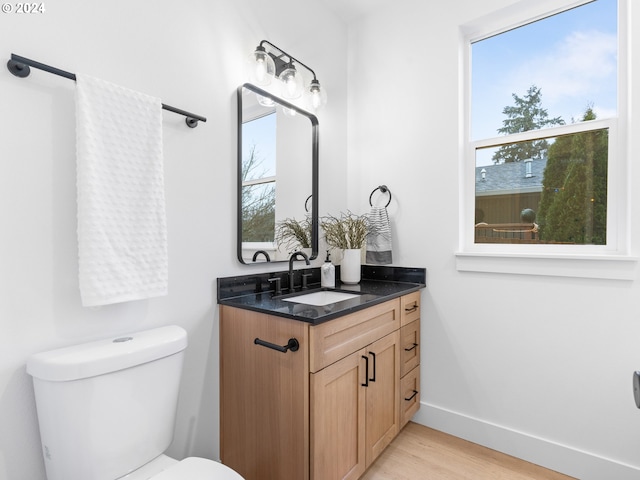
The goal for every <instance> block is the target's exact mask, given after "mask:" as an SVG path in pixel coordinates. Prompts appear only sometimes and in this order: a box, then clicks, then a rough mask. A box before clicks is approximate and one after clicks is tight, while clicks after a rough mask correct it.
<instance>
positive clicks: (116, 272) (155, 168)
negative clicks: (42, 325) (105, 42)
mask: <svg viewBox="0 0 640 480" xmlns="http://www.w3.org/2000/svg"><path fill="white" fill-rule="evenodd" d="M76 77H77V82H76V135H77V138H76V149H77V190H78V260H79V281H80V294H81V297H82V304H83V305H85V306H94V305H106V304H110V303H118V302H124V301H128V300H138V299H142V298H149V297H155V296H160V295H166V293H167V282H168V259H167V233H166V232H167V230H166V216H165V204H164V174H163V158H162V103H161V101H160V99H158V98H153V97H149V96H147V95H144V94H141V93H138V92H134V91H132V90H129V89H127V88H124V87H120V86H118V85H114V84H111V83H109V82H106V81H104V80H100V79H96V78H92V77H88V76H86V75H76Z"/></svg>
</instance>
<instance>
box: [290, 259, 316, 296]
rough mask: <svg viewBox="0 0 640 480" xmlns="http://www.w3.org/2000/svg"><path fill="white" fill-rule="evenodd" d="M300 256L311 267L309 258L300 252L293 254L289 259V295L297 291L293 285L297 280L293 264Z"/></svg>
mask: <svg viewBox="0 0 640 480" xmlns="http://www.w3.org/2000/svg"><path fill="white" fill-rule="evenodd" d="M298 256H301V257H302V258H303V259H304V261H305V262H306V264H307V265H311V262H309V257H307V254H306V253H304V252H300V251H298V252H293V253H292V254H291V257H289V293H291V292H293V291H294V290H295V285H294V283H293V281H294V278H295V277H294V273H293V262H294V260H295V259H296V258H297V257H298Z"/></svg>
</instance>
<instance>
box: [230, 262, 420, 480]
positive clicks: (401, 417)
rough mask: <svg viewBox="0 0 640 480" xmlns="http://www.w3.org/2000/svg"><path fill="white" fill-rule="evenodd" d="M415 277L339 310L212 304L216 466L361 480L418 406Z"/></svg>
mask: <svg viewBox="0 0 640 480" xmlns="http://www.w3.org/2000/svg"><path fill="white" fill-rule="evenodd" d="M413 270H415V269H413ZM418 270H421V271H422V274H423V277H422V281H421V282H420V281H418V282H402V281H400V282H398V281H393V280H384V279H382V280H368V279H365V278H363V280H362V281H361V282H360V284H359V285H358V286H355V287H349V289H346V288H341V287H339V288H338V289H337V290H338V291H339V292H341V293H342V294H344V293H351V294H352V295H351V296H350V298H346V299H344V300H343V299H340V298H335V299H332V298H330V297H329V296H325V295H323V294H321V295H320V296H318V295H316V293H317V292H322V291H325V292H327V291H328V292H332V293H333V292H335V290H326V289H324V290H321V289H319V288H317V289H313V288H312V289H310V290H309V291H308V292H311V293H314V295H310V296H309V295H308V296H306V297H302V295H306V294H307V293H308V292H304V291H303V292H297V293H294V294H293V295H294V297H293V298H292V297H291V296H288V295H283V296H280V297H273V295H272V294H271V293H270V292H266V293H264V292H260V293H254V294H253V295H251V294H246V295H239V296H236V297H233V296H231V297H228V298H222V299H219V303H220V365H221V366H220V368H221V371H220V375H221V378H220V392H221V457H222V461H223V463H224V464H226V465H228V466H230V467H231V468H233V469H234V470H236V471H237V472H239V473H240V474H241V475H242V476H244V477H245V478H246V479H247V480H257V479H260V480H268V479H273V480H279V479H283V478H292V479H294V478H295V479H311V480H333V479H357V478H359V477H360V476H361V475H362V474H363V473H364V472H365V470H366V469H367V467H368V466H369V465H371V463H372V462H374V461H375V459H376V458H377V457H378V455H380V453H381V452H382V451H383V450H384V449H385V447H386V446H387V445H388V444H389V443H391V441H392V440H393V439H394V438H395V436H396V435H397V434H398V433H399V431H400V430H401V429H402V427H403V426H404V425H405V424H406V423H407V422H408V421H409V420H410V419H411V417H412V416H413V414H414V413H415V412H416V411H417V410H418V408H419V405H420V393H419V392H420V385H419V382H420V371H419V369H420V345H419V343H420V341H419V338H420V289H421V288H424V286H425V285H424V269H418ZM394 274H395V272H394ZM401 277H402V275H401ZM252 280H253V277H252ZM412 280H413V279H412ZM219 289H220V283H219ZM223 296H224V295H223ZM296 297H297V299H296ZM347 297H349V296H347ZM219 298H220V297H219ZM305 298H306V299H305ZM307 299H308V300H307ZM305 302H310V303H311V302H313V303H315V304H309V303H305Z"/></svg>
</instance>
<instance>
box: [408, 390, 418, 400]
mask: <svg viewBox="0 0 640 480" xmlns="http://www.w3.org/2000/svg"><path fill="white" fill-rule="evenodd" d="M417 394H418V391H417V390H414V391H413V395H411V396H410V397H409V398H405V400H406V401H407V402H410V401H411V400H413V397H415V396H416V395H417Z"/></svg>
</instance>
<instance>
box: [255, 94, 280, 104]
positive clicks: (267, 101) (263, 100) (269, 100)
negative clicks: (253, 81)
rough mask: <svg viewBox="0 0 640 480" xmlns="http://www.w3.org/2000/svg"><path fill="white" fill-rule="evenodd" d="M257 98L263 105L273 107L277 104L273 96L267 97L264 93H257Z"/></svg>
mask: <svg viewBox="0 0 640 480" xmlns="http://www.w3.org/2000/svg"><path fill="white" fill-rule="evenodd" d="M256 98H257V99H258V103H259V104H260V105H262V106H263V107H273V106H275V104H276V102H274V101H273V99H272V98H269V97H265V96H263V95H258V94H257V93H256Z"/></svg>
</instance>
